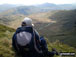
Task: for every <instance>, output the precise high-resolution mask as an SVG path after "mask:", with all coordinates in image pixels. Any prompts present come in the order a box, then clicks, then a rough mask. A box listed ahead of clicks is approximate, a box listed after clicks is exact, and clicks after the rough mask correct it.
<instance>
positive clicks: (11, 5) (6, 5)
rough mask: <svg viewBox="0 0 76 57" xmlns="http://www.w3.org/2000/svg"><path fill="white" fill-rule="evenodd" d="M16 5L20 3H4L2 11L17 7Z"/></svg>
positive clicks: (0, 9) (0, 10)
mask: <svg viewBox="0 0 76 57" xmlns="http://www.w3.org/2000/svg"><path fill="white" fill-rule="evenodd" d="M15 7H18V5H13V4H2V5H0V12H4V11H7V10H9V9H12V8H15Z"/></svg>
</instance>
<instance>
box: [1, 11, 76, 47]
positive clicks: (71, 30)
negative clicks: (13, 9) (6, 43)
mask: <svg viewBox="0 0 76 57" xmlns="http://www.w3.org/2000/svg"><path fill="white" fill-rule="evenodd" d="M75 15H76V10H61V11H51V12H45V13H38V14H31V15H28V16H26V15H22V14H18V15H9V16H1V17H0V22H1V21H2V22H1V23H2V24H5V25H8V26H10V27H13V28H17V27H18V26H20V25H21V22H22V20H23V18H24V17H31V18H32V19H33V23H34V24H35V28H36V29H37V30H38V32H39V33H40V35H43V36H45V37H47V38H48V39H49V40H50V42H53V41H56V40H60V41H61V42H63V43H65V44H69V45H70V46H74V47H76V35H75V34H76V31H75V30H76V16H75ZM71 40H72V41H71Z"/></svg>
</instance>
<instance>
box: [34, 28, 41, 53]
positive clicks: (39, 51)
mask: <svg viewBox="0 0 76 57" xmlns="http://www.w3.org/2000/svg"><path fill="white" fill-rule="evenodd" d="M33 34H34V48H35V50H36V51H37V52H38V53H42V50H39V49H38V48H37V45H36V37H35V30H34V29H33Z"/></svg>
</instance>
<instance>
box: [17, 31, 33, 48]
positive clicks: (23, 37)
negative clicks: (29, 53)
mask: <svg viewBox="0 0 76 57" xmlns="http://www.w3.org/2000/svg"><path fill="white" fill-rule="evenodd" d="M16 36H17V43H18V44H19V45H20V46H26V45H27V44H29V43H30V41H31V38H32V34H31V33H29V32H26V31H22V32H19V33H17V35H16Z"/></svg>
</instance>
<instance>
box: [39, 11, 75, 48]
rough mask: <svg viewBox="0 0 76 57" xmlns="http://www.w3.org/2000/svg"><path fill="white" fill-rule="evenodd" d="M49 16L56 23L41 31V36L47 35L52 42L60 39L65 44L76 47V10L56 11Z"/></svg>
mask: <svg viewBox="0 0 76 57" xmlns="http://www.w3.org/2000/svg"><path fill="white" fill-rule="evenodd" d="M47 15H49V16H48V18H49V19H52V20H55V21H56V23H53V24H51V25H48V26H47V27H45V28H43V29H42V30H39V31H40V33H41V35H44V36H45V35H46V37H48V38H49V40H50V41H51V42H52V41H55V40H57V39H59V40H60V41H61V42H63V43H66V44H69V45H71V46H74V47H76V10H72V11H56V12H54V14H52V15H51V12H50V13H48V14H47ZM47 33H48V34H47Z"/></svg>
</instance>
